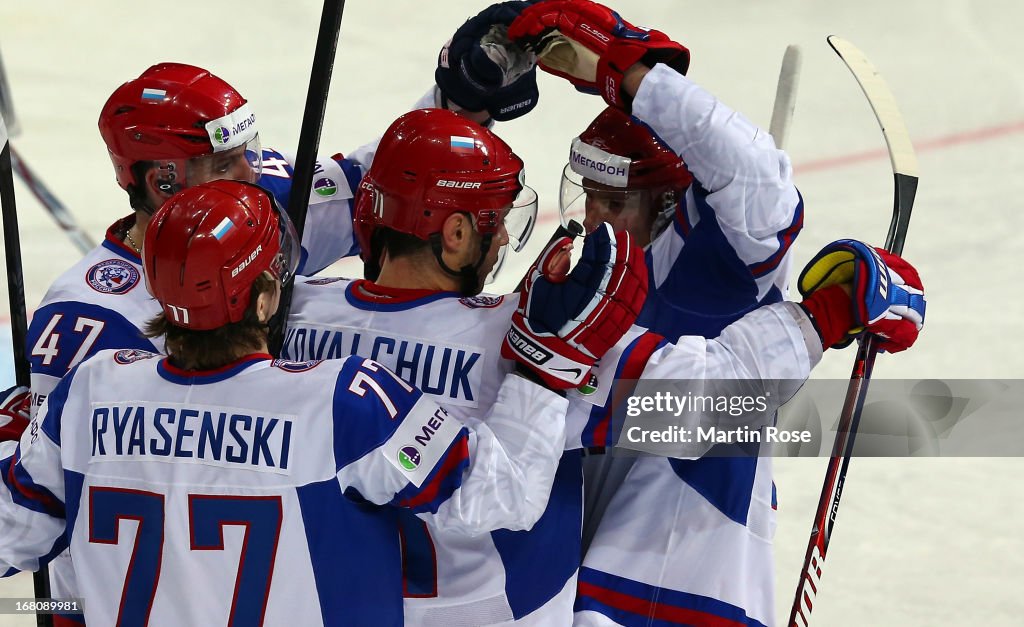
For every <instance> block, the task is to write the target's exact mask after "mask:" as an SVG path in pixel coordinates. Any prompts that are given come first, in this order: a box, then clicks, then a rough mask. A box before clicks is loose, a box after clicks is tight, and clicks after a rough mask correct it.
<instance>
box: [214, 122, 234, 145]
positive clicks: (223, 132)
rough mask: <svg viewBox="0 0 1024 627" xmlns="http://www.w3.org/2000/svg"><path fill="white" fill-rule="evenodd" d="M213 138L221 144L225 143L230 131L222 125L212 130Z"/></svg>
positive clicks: (229, 136)
mask: <svg viewBox="0 0 1024 627" xmlns="http://www.w3.org/2000/svg"><path fill="white" fill-rule="evenodd" d="M213 138H214V139H215V140H217V141H218V142H219V143H221V144H226V143H228V139H230V138H231V131H229V130H228V129H226V128H225V127H223V126H222V127H220V128H218V129H217V130H216V131H214V132H213Z"/></svg>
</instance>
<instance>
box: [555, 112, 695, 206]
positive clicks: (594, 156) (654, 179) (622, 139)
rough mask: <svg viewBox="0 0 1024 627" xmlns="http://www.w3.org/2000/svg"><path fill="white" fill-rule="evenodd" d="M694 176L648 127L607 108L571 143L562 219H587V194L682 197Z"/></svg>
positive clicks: (566, 170)
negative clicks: (652, 194) (652, 192)
mask: <svg viewBox="0 0 1024 627" xmlns="http://www.w3.org/2000/svg"><path fill="white" fill-rule="evenodd" d="M692 180H693V177H692V176H691V175H690V172H689V170H687V169H686V165H685V164H684V163H683V160H682V159H680V158H679V155H677V154H676V153H675V152H673V151H672V150H671V149H670V148H668V147H666V146H665V145H664V144H662V143H661V142H660V141H659V140H658V139H657V138H656V137H655V136H654V133H652V132H651V130H650V129H648V128H647V127H646V126H644V125H643V124H642V123H640V122H639V121H637V120H636V119H635V118H633V117H631V116H629V115H628V114H626V113H624V112H623V111H621V110H619V109H615V108H613V107H608V108H607V109H605V110H604V111H602V112H601V114H600V115H598V116H597V117H596V118H595V119H594V121H593V122H591V123H590V126H588V127H587V129H586V130H585V131H583V133H581V134H580V136H579V137H577V138H576V139H574V140H573V142H572V147H571V149H570V151H569V163H568V165H566V166H565V169H564V171H563V172H562V187H561V194H560V202H559V208H560V209H561V212H562V222H563V224H566V223H568V221H569V220H570V219H574V220H578V221H580V222H582V221H583V216H585V214H586V207H585V205H586V202H585V201H586V196H587V194H588V193H590V194H601V195H604V196H608V195H612V196H618V197H619V200H620V202H625V201H626V200H627V199H630V198H633V197H635V196H636V194H634V192H649V191H655V192H662V191H673V192H675V196H674V197H675V198H677V199H678V197H679V194H681V193H682V192H683V190H685V189H686V188H687V187H689V185H690V182H691V181H692ZM646 202H651V199H649V198H648V199H646ZM655 209H658V210H660V209H661V207H660V206H658V207H655Z"/></svg>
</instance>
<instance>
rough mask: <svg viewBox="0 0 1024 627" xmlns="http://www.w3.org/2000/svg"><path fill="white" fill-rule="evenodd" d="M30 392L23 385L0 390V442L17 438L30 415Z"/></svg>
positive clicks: (26, 424)
mask: <svg viewBox="0 0 1024 627" xmlns="http://www.w3.org/2000/svg"><path fill="white" fill-rule="evenodd" d="M31 405H32V393H31V392H29V389H28V388H27V387H25V386H23V385H17V386H14V387H12V388H8V389H6V390H4V391H3V392H0V442H6V441H9V440H18V439H20V438H21V434H22V432H24V431H25V429H26V428H27V427H28V423H29V420H31V418H32V416H31V415H30V414H29V409H30V407H31Z"/></svg>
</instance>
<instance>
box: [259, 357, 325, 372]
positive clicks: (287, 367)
mask: <svg viewBox="0 0 1024 627" xmlns="http://www.w3.org/2000/svg"><path fill="white" fill-rule="evenodd" d="M321 363H323V360H322V359H310V360H309V361H288V360H287V359H275V360H274V361H273V362H272V363H271V364H270V365H271V366H273V367H275V368H280V369H281V370H284V371H285V372H305V371H307V370H312V369H313V368H316V367H317V366H319V365H320V364H321Z"/></svg>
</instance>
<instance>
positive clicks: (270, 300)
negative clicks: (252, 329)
mask: <svg viewBox="0 0 1024 627" xmlns="http://www.w3.org/2000/svg"><path fill="white" fill-rule="evenodd" d="M260 278H261V279H264V281H257V282H256V285H255V286H254V287H257V286H259V284H260V283H264V282H267V283H269V284H270V285H271V286H272V287H270V289H264V290H263V291H261V292H260V295H259V296H257V297H256V319H257V320H259V321H260V322H261V323H267V322H269V321H270V318H271V317H272V316H273V315H274V314H275V313H277V308H278V306H279V305H280V304H281V282H280V281H278V280H277V279H276V278H274V275H272V274H271V273H270V272H267V271H264V272H263V274H262V275H261V276H260Z"/></svg>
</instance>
